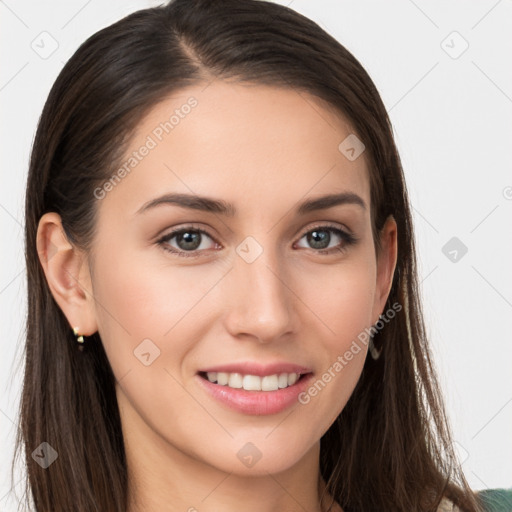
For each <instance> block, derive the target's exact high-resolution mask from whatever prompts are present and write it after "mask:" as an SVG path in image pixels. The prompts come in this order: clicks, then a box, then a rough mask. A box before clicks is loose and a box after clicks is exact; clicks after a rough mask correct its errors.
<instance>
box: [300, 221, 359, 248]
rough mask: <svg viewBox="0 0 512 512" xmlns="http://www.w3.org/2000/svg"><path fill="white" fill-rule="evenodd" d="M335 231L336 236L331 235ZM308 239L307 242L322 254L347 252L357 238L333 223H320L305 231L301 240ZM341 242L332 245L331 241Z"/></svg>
mask: <svg viewBox="0 0 512 512" xmlns="http://www.w3.org/2000/svg"><path fill="white" fill-rule="evenodd" d="M331 233H334V237H333V236H332V235H331ZM303 238H305V239H306V242H307V243H308V244H310V245H311V246H312V249H314V250H315V251H316V252H318V253H320V254H332V253H334V252H345V251H346V250H347V249H348V248H349V247H350V246H351V245H354V244H355V243H356V241H357V238H356V237H355V236H354V235H352V234H351V233H347V232H346V231H343V230H342V229H340V228H338V227H335V226H332V225H320V226H316V227H314V228H313V229H310V230H309V231H307V232H306V233H304V234H303V235H302V237H301V239H300V240H302V239H303ZM336 239H338V240H339V242H338V243H337V244H336V243H334V245H331V242H333V241H334V242H336Z"/></svg>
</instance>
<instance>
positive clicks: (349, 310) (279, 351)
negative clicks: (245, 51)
mask: <svg viewBox="0 0 512 512" xmlns="http://www.w3.org/2000/svg"><path fill="white" fill-rule="evenodd" d="M352 133H353V132H352V130H351V128H350V126H349V125H348V124H347V123H346V122H345V121H344V120H343V119H342V118H340V117H339V116H337V115H335V114H334V113H333V112H332V111H330V110H329V109H328V108H327V107H326V105H325V104H323V103H321V102H320V101H319V100H317V99H315V98H314V97H312V96H309V95H308V94H306V93H303V92H300V93H299V92H297V91H295V90H293V89H278V88H270V87H266V86H260V85H257V86H256V85H240V84H228V83H226V82H221V81H214V82H213V83H212V84H211V85H209V86H207V87H205V86H204V85H202V86H197V87H190V88H187V89H184V90H182V91H180V92H179V93H176V94H174V95H173V96H172V97H170V98H169V99H167V100H166V101H164V102H162V103H160V104H159V105H157V106H156V107H155V108H154V109H153V110H152V111H151V112H150V113H149V114H148V115H147V116H146V118H145V119H144V120H143V121H142V122H141V123H140V125H139V126H138V129H137V132H136V134H135V136H134V138H133V139H132V140H131V142H130V147H129V149H128V151H127V153H126V156H125V159H124V162H125V163H126V166H125V168H124V172H122V171H120V172H118V171H117V169H114V170H113V173H112V174H113V175H116V178H113V179H112V180H111V181H110V185H108V184H106V185H104V186H103V187H102V188H101V190H99V189H97V190H96V192H95V195H96V196H97V197H98V199H97V201H98V202H97V206H98V224H97V233H96V235H95V239H94V242H93V255H94V256H93V257H92V259H91V260H90V262H89V263H90V264H91V268H92V273H91V274H90V276H89V278H90V280H91V281H90V286H91V291H92V297H89V299H88V307H89V308H90V310H91V311H92V316H93V317H94V321H95V328H96V329H97V330H98V331H99V334H100V336H101V339H102V341H103V344H104V347H105V350H106V353H107V356H108V359H109V361H110V363H111V366H112V369H113V372H114V375H115V377H116V379H117V396H118V401H119V406H120V410H121V419H122V423H123V433H124V435H125V438H126V445H127V450H128V453H130V454H136V453H139V452H140V453H141V452H143V451H145V452H146V453H148V452H149V453H151V452H155V453H156V451H158V452H159V453H168V454H169V455H172V456H180V457H189V458H190V457H191V458H192V459H195V460H196V461H200V462H205V463H207V464H208V465H210V466H213V467H216V468H219V469H221V470H223V471H226V472H235V473H240V474H253V475H254V474H266V472H271V473H275V472H278V471H282V470H284V469H286V468H289V467H291V466H292V465H294V464H296V463H298V462H299V461H300V460H301V459H303V458H304V457H305V456H306V455H307V454H308V453H309V454H311V453H313V452H314V453H317V452H316V450H317V449H318V446H319V445H318V441H319V439H320V438H321V436H322V435H323V434H324V433H325V432H326V430H327V429H328V428H329V426H330V425H331V424H332V422H333V421H334V420H335V418H336V417H337V416H338V414H339V413H340V411H341V410H342V409H343V407H344V406H345V404H346V402H347V400H348V398H349V397H350V395H351V393H352V391H353V389H354V387H355V385H356V382H357V380H358V379H359V376H360V374H361V370H362V367H363V363H364V360H365V357H366V353H367V346H366V344H364V343H361V342H360V341H359V342H358V341H357V340H358V336H359V335H360V334H361V333H362V332H364V331H365V328H368V327H370V326H371V325H372V324H373V323H374V322H376V321H377V320H378V318H379V315H380V314H381V313H383V309H384V306H385V301H386V297H387V294H388V292H389V286H390V283H391V277H392V273H393V269H394V264H395V261H394V235H393V229H394V228H392V227H391V229H390V230H388V231H387V233H388V235H389V236H388V239H389V240H390V243H389V245H388V246H387V247H388V249H387V250H386V251H387V252H386V251H385V252H386V254H384V255H383V256H382V260H380V259H379V261H381V263H380V264H379V265H378V262H377V260H376V256H375V247H374V241H373V239H372V232H371V224H370V189H369V178H368V170H367V162H366V160H365V153H364V152H363V153H362V154H361V155H359V156H358V153H359V152H360V150H361V149H362V147H361V146H359V145H358V142H357V140H355V139H353V135H352V137H351V138H350V139H348V141H346V142H345V143H344V144H342V146H341V149H340V148H339V146H340V143H342V142H343V141H345V139H346V138H347V137H349V136H350V135H351V134H352ZM354 141H355V142H354ZM144 148H146V149H144ZM350 148H353V149H354V150H353V151H352V150H351V149H350ZM338 194H346V195H345V196H340V197H341V200H340V201H339V202H337V201H333V202H331V203H330V202H327V204H324V205H323V207H321V206H322V204H319V205H317V206H320V207H321V208H320V207H319V208H315V207H305V206H302V207H301V205H306V204H309V202H311V201H314V200H316V199H318V198H320V197H323V196H330V195H338ZM176 195H179V196H176ZM192 196H197V198H195V199H194V198H193V197H192ZM343 197H345V200H343ZM173 198H174V199H173ZM180 198H181V199H180ZM205 198H208V200H207V199H205ZM178 200H179V201H181V202H182V203H181V204H179V201H178ZM312 204H313V206H314V205H315V203H312ZM187 205H188V206H187ZM393 224H394V223H393ZM174 231H178V234H174V235H173V232H174ZM385 247H386V245H385ZM92 332H94V329H92V331H91V332H90V333H86V334H92ZM354 341H356V342H357V346H359V350H358V351H357V350H356V349H354V347H355V345H354V344H353V342H354ZM351 347H352V349H351ZM347 351H350V352H351V353H352V357H351V358H350V359H348V358H347V357H344V354H346V352H347ZM341 360H343V363H341V362H340V361H341ZM336 362H338V363H339V364H336ZM340 366H341V368H340ZM206 372H209V375H208V374H207V373H206ZM325 372H328V373H330V377H331V378H330V379H329V378H328V377H325V376H324V377H322V375H324V374H325ZM283 374H285V375H283ZM293 374H300V375H301V378H300V379H299V380H298V382H296V383H295V384H293V382H294V379H295V378H296V377H294V376H293ZM303 374H304V375H303ZM246 375H248V377H245V376H246ZM251 375H253V377H251ZM208 377H209V378H210V380H211V381H212V382H210V380H208ZM262 377H266V378H262ZM319 380H320V381H321V383H320V384H318V381H319ZM226 381H227V382H228V383H227V384H226ZM315 382H316V383H317V385H316V388H315ZM290 383H291V384H292V385H290V386H288V384H290ZM240 386H242V388H240ZM258 386H263V387H264V389H266V390H261V391H257V390H254V389H251V388H253V387H255V388H257V387H258ZM285 386H288V387H285ZM245 388H249V390H246V389H245ZM276 388H277V390H276ZM313 388H315V389H316V391H315V389H313ZM312 389H313V390H312Z"/></svg>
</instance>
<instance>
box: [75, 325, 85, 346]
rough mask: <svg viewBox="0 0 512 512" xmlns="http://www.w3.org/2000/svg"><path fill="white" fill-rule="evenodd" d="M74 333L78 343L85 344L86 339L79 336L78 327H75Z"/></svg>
mask: <svg viewBox="0 0 512 512" xmlns="http://www.w3.org/2000/svg"><path fill="white" fill-rule="evenodd" d="M73 333H74V335H75V336H77V338H76V341H78V343H83V342H84V337H83V336H82V335H79V334H78V327H75V328H74V329H73Z"/></svg>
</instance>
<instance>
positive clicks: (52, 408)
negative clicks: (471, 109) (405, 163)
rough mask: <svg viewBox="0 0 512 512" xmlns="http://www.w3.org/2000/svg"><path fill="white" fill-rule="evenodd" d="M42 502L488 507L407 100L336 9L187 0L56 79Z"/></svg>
mask: <svg viewBox="0 0 512 512" xmlns="http://www.w3.org/2000/svg"><path fill="white" fill-rule="evenodd" d="M26 259H27V268H28V289H29V290H30V291H31V292H30V294H29V297H28V322H27V346H26V350H27V358H26V373H25V380H24V389H23V398H22V411H21V424H22V429H21V432H22V434H21V436H20V439H19V443H20V445H21V444H23V446H24V447H25V449H26V453H27V458H26V461H27V471H28V484H29V488H30V491H31V494H32V496H33V501H34V506H35V509H36V510H37V511H49V510H51V511H64V510H66V511H70V510H77V511H92V510H98V511H100V510H101V511H106V510H109V511H110V510H112V511H123V512H124V511H128V512H138V511H145V512H152V511H175V510H189V511H194V510H198V511H208V510H224V511H229V510H235V509H237V510H240V508H242V507H243V509H244V510H255V511H256V510H257V511H259V512H261V511H270V510H308V511H309V510H310V511H326V510H330V511H332V512H334V511H344V512H350V511H365V512H366V511H407V512H410V511H435V510H438V511H444V510H460V511H468V512H473V511H478V510H481V508H480V504H479V503H478V500H477V497H476V496H475V495H474V494H473V493H472V491H471V490H470V488H469V487H468V485H467V482H466V480H465V479H464V475H463V474H462V472H461V470H460V468H459V466H458V464H457V461H456V458H455V455H454V453H453V450H452V447H451V438H450V432H449V428H448V425H447V421H446V418H445V413H444V410H443V405H442V399H441V394H440V391H439V389H438V385H437V381H436V378H435V374H434V371H433V367H432V362H431V359H430V355H429V349H428V341H427V339H426V335H425V329H424V323H423V318H422V312H421V306H420V303H419V300H418V291H417V275H416V265H415V247H414V236H413V227H412V221H411V214H410V207H409V203H408V197H407V191H406V186H405V182H404V177H403V173H402V168H401V164H400V159H399V156H398V153H397V150H396V147H395V144H394V141H393V136H392V131H391V125H390V122H389V119H388V117H387V113H386V110H385V107H384V105H383V103H382V101H381V99H380V97H379V94H378V92H377V91H376V89H375V86H374V84H373V83H372V81H371V79H370V78H369V76H368V74H367V73H366V72H365V71H364V69H363V68H362V66H361V65H360V64H359V62H358V61H357V60H356V59H355V58H354V57H353V56H352V55H351V54H350V53H349V52H348V51H347V50H346V49H345V48H344V47H343V46H341V45H340V44H339V43H338V42H337V41H336V40H335V39H333V38H332V37H331V36H329V35H328V34H326V33H325V32H324V31H323V30H322V29H321V28H320V27H319V26H318V25H316V24H315V23H313V22H312V21H310V20H308V19H307V18H305V17H303V16H301V15H299V14H297V13H296V12H294V11H292V10H291V9H289V8H286V7H282V6H279V5H275V4H272V3H267V2H263V1H254V0H243V1H242V0H222V1H217V2H213V1H205V0H188V1H185V0H174V1H171V2H170V3H169V4H168V5H165V6H161V7H158V8H153V9H146V10H142V11H139V12H136V13H134V14H132V15H130V16H127V17H126V18H124V19H122V20H121V21H119V22H117V23H115V24H113V25H112V26H110V27H107V28H105V29H103V30H101V31H99V32H98V33H97V34H94V35H93V36H92V37H91V38H89V39H88V40H87V41H86V42H85V43H84V44H83V45H82V46H81V47H80V48H79V49H78V50H77V52H76V53H75V54H74V55H73V57H72V58H71V59H70V60H69V61H68V63H67V64H66V65H65V67H64V69H63V70H62V72H61V74H60V76H59V77H58V79H57V81H56V82H55V84H54V86H53V88H52V91H51V92H50V95H49V98H48V100H47V102H46V105H45V107H44V110H43V113H42V117H41V119H40V123H39V126H38V130H37V134H36V138H35V142H34V147H33V152H32V157H31V164H30V171H29V177H28V186H27V196H26Z"/></svg>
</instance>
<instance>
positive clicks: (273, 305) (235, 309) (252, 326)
mask: <svg viewBox="0 0 512 512" xmlns="http://www.w3.org/2000/svg"><path fill="white" fill-rule="evenodd" d="M269 239H270V237H267V238H265V240H266V242H264V243H265V244H266V246H264V245H263V244H262V243H260V242H259V241H257V240H256V239H255V238H254V237H250V236H249V237H247V238H246V239H245V240H244V241H243V242H242V243H240V244H239V245H238V247H237V248H236V252H237V255H236V258H235V261H234V267H233V271H232V273H231V274H232V275H231V279H232V280H233V281H232V282H233V286H234V288H235V291H234V292H233V295H234V300H233V302H232V305H233V306H232V309H231V312H230V316H229V329H230V330H231V331H232V334H233V335H239V334H242V333H243V334H246V335H251V336H253V337H254V338H257V339H258V340H259V341H261V342H268V341H272V340H276V339H277V338H279V337H280V336H282V335H283V334H285V333H286V332H288V331H289V330H290V329H291V328H292V325H291V322H292V315H293V312H292V304H291V300H292V295H293V294H292V292H291V291H290V289H289V287H288V286H289V285H288V284H287V282H286V281H287V278H286V274H287V272H286V265H284V264H283V263H284V260H283V259H282V257H281V256H280V255H279V254H278V252H277V250H276V249H275V248H273V247H271V246H270V242H269V241H268V240H269Z"/></svg>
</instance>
